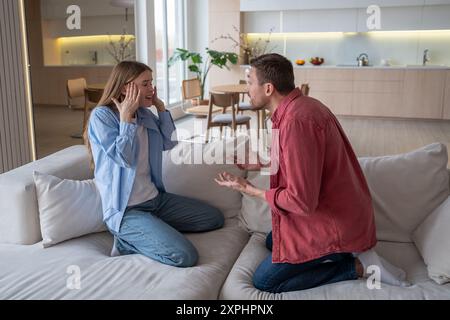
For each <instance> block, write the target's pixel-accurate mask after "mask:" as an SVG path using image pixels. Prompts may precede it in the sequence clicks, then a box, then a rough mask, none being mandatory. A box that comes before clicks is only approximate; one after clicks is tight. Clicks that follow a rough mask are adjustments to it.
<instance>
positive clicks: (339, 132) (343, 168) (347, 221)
mask: <svg viewBox="0 0 450 320" xmlns="http://www.w3.org/2000/svg"><path fill="white" fill-rule="evenodd" d="M247 80H248V89H249V96H250V99H251V100H250V103H251V105H252V107H253V108H261V107H264V108H266V109H267V110H269V111H270V112H271V114H272V117H271V120H272V124H273V126H272V130H278V135H279V141H278V142H277V141H276V139H274V142H273V143H272V150H271V157H273V156H274V154H275V152H274V148H279V149H278V154H279V159H271V160H272V161H276V160H278V161H279V167H278V170H277V172H271V176H270V190H267V191H266V190H261V189H258V188H256V187H255V186H253V185H251V184H250V183H249V182H248V181H247V180H245V179H243V178H240V177H236V176H233V175H231V174H229V173H226V172H224V173H222V174H220V175H219V177H218V178H217V179H216V182H217V183H218V184H220V185H222V186H226V187H229V188H232V189H235V190H239V191H241V192H244V193H246V194H249V195H251V196H255V197H259V198H261V199H263V200H265V201H267V202H268V203H269V205H270V207H271V210H272V232H271V233H269V235H268V236H267V240H266V246H267V248H268V249H269V250H271V251H272V252H271V254H270V255H269V256H268V257H267V258H266V259H265V260H264V261H263V262H262V263H261V264H260V265H259V267H258V269H257V270H256V272H255V275H254V278H253V282H254V285H255V287H256V288H258V289H260V290H264V291H269V292H274V293H276V292H285V291H294V290H302V289H308V288H312V287H316V286H319V285H323V284H328V283H333V282H337V281H343V280H352V279H357V278H359V277H363V276H367V274H366V273H365V271H366V272H367V268H368V267H369V266H371V265H377V266H378V267H379V268H380V273H381V281H382V282H386V283H389V284H393V285H402V284H403V282H402V281H403V280H404V278H405V274H404V272H403V271H402V270H400V269H398V268H396V267H394V266H392V265H390V264H389V263H387V262H386V261H384V260H382V258H381V257H379V256H378V255H377V254H376V253H375V251H373V250H370V249H371V248H373V247H374V246H375V244H376V242H377V240H376V233H375V221H374V213H373V208H372V202H371V196H370V192H369V189H368V186H367V183H366V181H365V178H364V175H363V172H362V170H361V168H360V166H359V163H358V160H357V158H356V156H355V153H354V152H353V149H352V147H351V145H350V142H349V141H348V139H347V137H346V135H345V133H344V131H343V129H342V127H341V126H340V124H339V122H338V120H337V119H336V117H335V116H334V115H333V114H332V113H331V111H330V110H329V109H328V108H327V107H326V106H325V105H323V104H322V103H321V102H320V101H318V100H316V99H313V98H310V97H307V96H304V95H302V92H301V91H300V89H299V88H296V87H295V84H294V72H293V67H292V64H291V62H290V61H289V60H287V59H286V58H285V57H283V56H281V55H278V54H267V55H262V56H260V57H258V58H256V59H254V60H253V61H252V62H251V69H250V72H249V73H248V79H247ZM240 167H241V168H242V169H257V170H259V169H260V166H258V165H256V166H255V165H247V166H245V165H244V166H242V165H241V166H240ZM361 252H362V254H359V255H358V253H361ZM356 255H357V257H355V256H356Z"/></svg>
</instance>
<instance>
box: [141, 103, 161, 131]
mask: <svg viewBox="0 0 450 320" xmlns="http://www.w3.org/2000/svg"><path fill="white" fill-rule="evenodd" d="M136 117H137V124H138V125H142V126H144V127H145V128H147V129H153V130H157V131H158V130H159V128H158V124H157V123H156V121H157V118H156V116H155V115H153V113H152V111H151V110H150V109H148V108H138V109H137V111H136Z"/></svg>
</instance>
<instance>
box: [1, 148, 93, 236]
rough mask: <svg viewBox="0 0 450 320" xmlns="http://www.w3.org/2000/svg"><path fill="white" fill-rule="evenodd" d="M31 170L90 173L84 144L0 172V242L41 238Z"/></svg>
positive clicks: (76, 176)
mask: <svg viewBox="0 0 450 320" xmlns="http://www.w3.org/2000/svg"><path fill="white" fill-rule="evenodd" d="M33 171H39V172H42V173H47V174H52V175H55V176H58V177H60V178H62V179H77V180H85V179H90V178H92V176H93V172H92V170H91V169H90V168H89V156H88V153H87V149H86V147H85V146H81V145H78V146H73V147H69V148H67V149H64V150H61V151H59V152H56V153H54V154H52V155H50V156H48V157H45V158H43V159H40V160H38V161H35V162H32V163H29V164H26V165H24V166H22V167H20V168H17V169H14V170H11V171H9V172H6V173H4V174H1V175H0V243H16V244H33V243H36V242H38V241H40V240H41V231H40V227H39V209H38V203H37V199H36V191H35V184H34V180H33Z"/></svg>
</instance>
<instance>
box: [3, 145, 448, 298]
mask: <svg viewBox="0 0 450 320" xmlns="http://www.w3.org/2000/svg"><path fill="white" fill-rule="evenodd" d="M197 147H198V146H195V147H194V146H189V145H188V146H186V145H182V144H180V145H179V146H177V147H176V149H175V150H172V152H171V153H169V154H166V155H165V158H164V172H163V176H164V180H165V185H166V188H167V190H168V191H169V192H174V193H178V194H182V195H185V196H190V197H195V198H198V199H201V200H204V201H207V202H208V203H210V204H212V205H214V206H216V207H218V208H219V209H220V210H221V211H222V212H223V213H224V215H225V217H226V222H225V226H224V228H222V229H220V230H216V231H212V232H207V233H197V234H187V235H186V236H187V237H188V238H189V239H190V240H191V241H192V242H193V244H194V245H195V247H196V248H197V249H198V252H199V261H198V264H197V265H196V266H195V267H192V268H175V267H171V266H167V265H163V264H160V263H157V262H155V261H152V260H150V259H148V258H146V257H143V256H141V255H127V256H114V257H112V256H111V255H110V253H111V248H112V237H111V235H110V234H109V233H108V232H105V231H103V232H95V233H89V234H85V235H82V236H80V237H76V238H71V239H68V240H66V241H62V242H59V243H56V244H53V245H51V246H48V247H46V248H44V247H43V240H42V236H43V234H44V230H43V229H42V230H41V227H42V226H43V225H42V223H43V222H42V221H40V214H42V212H41V213H40V207H39V203H40V202H38V200H39V199H38V198H37V192H36V185H35V181H34V180H33V172H34V171H38V172H41V173H44V174H50V175H54V176H57V177H59V178H62V179H67V181H69V180H87V179H91V178H92V171H91V170H90V168H89V160H88V156H87V152H86V149H85V148H84V146H74V147H70V148H67V149H65V150H62V151H60V152H57V153H55V154H53V155H51V156H48V157H46V158H44V159H41V160H39V161H36V162H33V163H30V164H27V165H25V166H23V167H20V168H18V169H15V170H13V171H10V172H7V173H4V174H2V175H0V257H1V259H0V299H218V298H219V299H448V298H450V283H446V282H447V281H448V280H449V279H448V278H446V277H447V276H448V275H449V274H450V272H448V269H446V268H447V267H448V266H449V265H448V260H449V255H450V254H449V253H448V250H443V249H442V246H443V245H445V241H447V239H448V238H446V235H441V234H439V235H437V239H434V237H435V236H433V235H435V234H434V233H431V236H430V229H433V226H432V224H433V223H435V220H437V221H438V222H439V225H442V221H447V220H445V219H447V217H448V214H447V211H450V206H449V208H448V209H449V210H446V207H445V206H444V205H445V203H446V201H447V199H448V197H449V193H450V192H449V186H448V185H449V178H448V173H447V171H446V165H447V150H446V148H445V146H444V145H442V144H433V145H430V146H427V147H426V148H423V149H421V150H417V151H416V152H415V153H411V154H406V155H401V156H397V157H382V158H362V159H360V163H361V166H362V168H363V170H364V172H365V174H366V177H367V179H368V182H369V186H370V188H371V192H372V195H373V198H374V206H375V210H376V213H377V216H376V222H377V236H378V239H379V242H378V245H377V247H376V250H377V251H378V253H379V254H380V255H382V256H384V257H385V258H387V259H388V260H389V261H391V262H392V263H393V264H396V265H398V266H399V267H402V268H403V269H405V271H406V272H407V274H408V280H409V281H410V282H412V283H413V285H412V286H411V287H408V288H400V287H392V286H389V285H384V284H382V287H381V289H369V288H368V286H367V283H366V281H364V280H356V281H346V282H341V283H335V284H332V285H325V286H322V287H319V288H314V289H310V290H304V291H297V292H289V293H283V294H270V293H266V292H261V291H259V290H257V289H255V288H254V287H253V285H252V275H253V273H254V271H255V269H256V267H257V266H258V264H259V263H260V262H261V261H262V259H264V258H265V256H266V255H267V254H268V251H267V249H266V248H265V246H264V239H265V233H266V232H267V231H269V230H270V210H269V209H268V207H267V205H266V204H264V203H261V202H258V201H256V200H255V199H252V198H249V197H247V196H242V195H241V194H239V193H237V192H234V191H231V190H228V189H223V188H221V187H219V186H217V185H216V184H215V183H214V182H213V177H214V176H215V175H216V174H217V173H218V172H221V171H224V170H227V171H233V173H235V174H240V175H241V176H244V175H248V178H249V179H250V180H252V182H253V183H255V184H259V185H261V186H266V185H267V183H268V176H261V175H255V174H254V173H247V172H243V171H239V170H237V169H236V168H235V167H234V166H233V165H226V164H213V165H194V164H188V163H186V162H188V161H179V160H180V159H181V160H188V159H192V158H193V149H194V148H197ZM183 148H184V149H183ZM207 148H208V147H207ZM182 150H188V151H187V153H186V152H182ZM202 152H203V154H204V153H205V150H202ZM208 152H209V151H208ZM175 158H176V159H178V160H177V161H173V159H175ZM64 181H66V180H64ZM73 196H76V195H73ZM41 204H42V203H41ZM439 206H440V208H441V209H440V211H439V210H438V211H439V212H437V211H436V210H437V208H438V209H439ZM442 208H444V209H442ZM436 212H437V213H436ZM442 212H443V213H442ZM432 215H434V216H433V217H432V219H431V218H430V217H431V216H432ZM435 216H437V217H435ZM430 219H431V220H430ZM430 226H431V227H430ZM65 227H68V228H70V227H71V224H70V223H68V225H66V226H65ZM421 227H422V228H421ZM445 228H446V229H447V230H449V231H450V221H449V223H448V225H445V226H444V230H445ZM441 229H442V227H441ZM102 230H104V229H102ZM441 233H442V232H441ZM436 241H437V242H438V245H436ZM430 247H431V249H430ZM447 247H448V246H447ZM436 250H441V252H440V253H439V251H438V252H437V253H436ZM440 254H441V255H442V256H443V258H440V257H441V256H440ZM425 261H426V262H425ZM427 264H428V266H427ZM74 268H75V269H74ZM74 270H76V271H77V272H78V273H77V276H78V279H79V283H78V286H75V287H74V286H73V285H71V284H70V283H71V280H73V276H74ZM446 275H447V276H446ZM430 277H433V279H432V278H430ZM437 282H440V283H442V284H438V283H437Z"/></svg>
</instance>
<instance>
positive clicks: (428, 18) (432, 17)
mask: <svg viewBox="0 0 450 320" xmlns="http://www.w3.org/2000/svg"><path fill="white" fill-rule="evenodd" d="M421 29H423V30H448V29H450V5H442V6H426V7H424V8H423V21H422V28H421Z"/></svg>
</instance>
